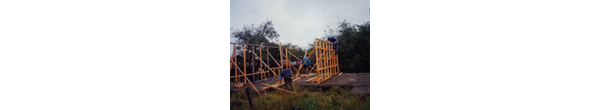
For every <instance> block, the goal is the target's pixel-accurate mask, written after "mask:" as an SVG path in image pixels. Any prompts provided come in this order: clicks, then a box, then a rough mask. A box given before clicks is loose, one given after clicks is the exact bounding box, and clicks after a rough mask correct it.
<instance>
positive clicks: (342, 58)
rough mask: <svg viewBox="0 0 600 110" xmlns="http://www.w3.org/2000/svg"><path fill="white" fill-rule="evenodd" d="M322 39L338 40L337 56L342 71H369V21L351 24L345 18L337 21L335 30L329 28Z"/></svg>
mask: <svg viewBox="0 0 600 110" xmlns="http://www.w3.org/2000/svg"><path fill="white" fill-rule="evenodd" d="M329 30H330V31H329V33H328V34H326V37H324V39H327V38H329V37H335V38H337V39H338V40H339V41H338V42H339V47H338V52H339V53H338V57H339V60H338V61H339V63H340V71H342V72H345V71H347V72H369V71H370V22H365V23H364V24H360V25H359V24H351V23H350V22H348V21H347V20H344V21H342V22H340V23H339V26H338V27H337V31H334V30H333V29H329Z"/></svg>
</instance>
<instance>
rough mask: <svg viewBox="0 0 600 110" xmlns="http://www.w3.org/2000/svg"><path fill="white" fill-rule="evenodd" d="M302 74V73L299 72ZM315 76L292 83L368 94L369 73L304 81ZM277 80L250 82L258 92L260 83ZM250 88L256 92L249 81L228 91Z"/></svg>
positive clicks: (273, 82)
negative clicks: (338, 87)
mask: <svg viewBox="0 0 600 110" xmlns="http://www.w3.org/2000/svg"><path fill="white" fill-rule="evenodd" d="M301 75H302V74H301ZM313 77H316V76H315V75H312V76H308V77H303V78H300V79H297V80H295V81H294V83H295V84H296V85H298V86H353V88H352V93H353V94H367V95H368V94H369V91H370V73H356V74H352V73H342V74H338V75H336V76H334V77H331V78H330V79H328V80H326V81H324V82H322V83H321V84H318V83H316V82H305V81H306V80H307V79H310V78H313ZM278 82H279V78H275V77H272V78H267V79H263V80H257V81H254V82H252V84H254V87H256V89H258V91H259V92H261V93H262V92H265V91H266V90H265V89H263V87H265V86H264V85H262V83H265V84H268V85H273V84H276V83H278ZM247 87H248V88H250V89H251V90H252V91H253V92H256V90H254V88H252V86H250V84H249V83H246V84H244V86H242V87H230V89H229V90H230V92H240V91H243V90H244V89H245V88H247Z"/></svg>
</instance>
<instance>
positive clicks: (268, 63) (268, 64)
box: [266, 47, 271, 78]
mask: <svg viewBox="0 0 600 110" xmlns="http://www.w3.org/2000/svg"><path fill="white" fill-rule="evenodd" d="M267 54H270V53H269V48H268V47H267ZM269 59H270V58H268V57H267V65H266V66H267V68H271V66H270V65H271V62H270V61H269ZM267 76H269V75H268V74H267ZM266 78H268V77H266Z"/></svg>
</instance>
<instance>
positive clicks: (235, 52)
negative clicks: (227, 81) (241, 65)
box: [233, 44, 239, 82]
mask: <svg viewBox="0 0 600 110" xmlns="http://www.w3.org/2000/svg"><path fill="white" fill-rule="evenodd" d="M235 48H236V46H235V44H233V55H235V59H234V61H233V63H234V64H235V63H237V51H235ZM234 70H235V75H236V76H237V73H238V71H237V69H234ZM235 82H239V81H238V78H235Z"/></svg>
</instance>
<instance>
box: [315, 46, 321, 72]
mask: <svg viewBox="0 0 600 110" xmlns="http://www.w3.org/2000/svg"><path fill="white" fill-rule="evenodd" d="M320 44H321V42H320V41H319V40H315V49H317V51H316V53H315V55H316V57H315V61H316V62H317V63H316V65H315V66H317V71H315V72H316V73H317V79H315V80H319V78H320V76H321V74H320V72H321V71H320V70H319V69H320V68H321V67H320V66H319V65H320V63H319V61H320V60H319V53H321V52H320V51H321V49H319V48H320Z"/></svg>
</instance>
